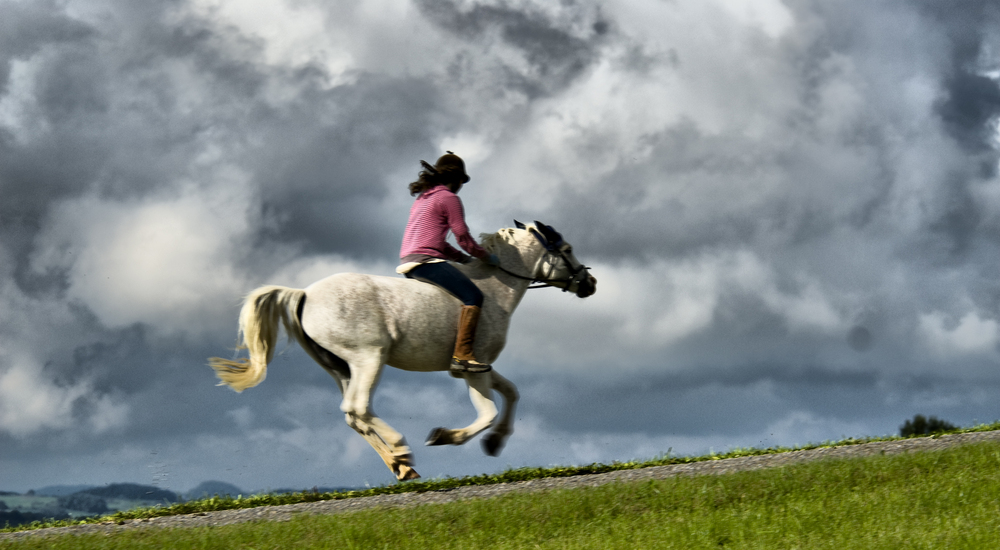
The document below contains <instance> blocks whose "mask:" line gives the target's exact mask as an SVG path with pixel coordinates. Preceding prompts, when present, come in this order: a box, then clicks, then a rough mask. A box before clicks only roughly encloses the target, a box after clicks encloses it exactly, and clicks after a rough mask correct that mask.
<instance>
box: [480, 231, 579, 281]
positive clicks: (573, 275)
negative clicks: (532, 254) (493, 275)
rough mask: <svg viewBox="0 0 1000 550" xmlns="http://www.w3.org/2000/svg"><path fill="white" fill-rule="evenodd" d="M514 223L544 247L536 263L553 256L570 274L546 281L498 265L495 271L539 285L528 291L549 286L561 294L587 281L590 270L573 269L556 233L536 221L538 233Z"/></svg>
mask: <svg viewBox="0 0 1000 550" xmlns="http://www.w3.org/2000/svg"><path fill="white" fill-rule="evenodd" d="M514 223H516V224H517V225H518V228H519V229H527V230H528V231H529V232H530V233H531V234H532V235H534V236H535V238H536V239H538V241H539V242H540V243H542V246H543V247H545V255H544V256H542V257H541V258H539V260H538V263H541V262H542V261H543V260H545V259H546V258H550V257H552V256H555V257H556V258H558V259H559V260H562V262H563V264H564V265H565V267H566V270H567V271H569V272H570V275H569V277H563V278H559V279H547V278H538V277H527V276H524V275H520V274H517V273H514V272H513V271H509V270H507V269H505V268H504V267H502V266H499V265H498V266H497V269H499V270H500V271H503V272H504V273H506V274H507V275H510V276H511V277H515V278H517V279H522V280H525V281H531V282H532V283H541V284H533V285H531V286H528V290H531V289H534V288H546V287H550V286H551V287H556V288H561V289H562V291H563V292H569V289H570V288H573V287H574V285H575V286H576V288H577V289H579V288H580V284H581V283H583V282H584V281H585V280H587V277H588V276H589V275H590V273H589V271H588V270H589V269H590V268H588V267H587V266H585V265H583V264H579V265H577V266H575V267H574V265H573V262H572V261H570V259H569V257H568V256H567V255H566V251H565V247H566V243H565V242H563V240H562V235H560V234H559V233H557V232H556V231H555V230H554V229H552V228H551V227H549V226H547V225H545V224H543V223H540V222H537V221H536V222H535V225H536V226H538V227H540V228H541V231H538V230H536V229H535V228H533V227H526V226H525V225H524V224H522V223H521V222H519V221H517V220H514ZM542 232H544V233H546V234H547V235H543V234H542ZM546 237H549V238H546ZM535 265H536V266H537V265H538V264H537V263H536V264H535ZM555 283H565V284H566V286H557V284H555Z"/></svg>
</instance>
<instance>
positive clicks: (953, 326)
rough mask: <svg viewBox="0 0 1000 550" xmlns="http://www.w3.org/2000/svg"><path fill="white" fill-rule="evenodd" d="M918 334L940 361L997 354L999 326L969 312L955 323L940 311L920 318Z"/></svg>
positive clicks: (999, 341)
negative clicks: (941, 359)
mask: <svg viewBox="0 0 1000 550" xmlns="http://www.w3.org/2000/svg"><path fill="white" fill-rule="evenodd" d="M919 332H920V334H921V335H922V336H923V337H924V342H925V345H926V346H927V347H928V348H930V350H931V351H932V352H934V353H935V354H937V355H938V356H939V357H940V358H944V359H950V358H956V357H961V356H968V355H996V354H997V345H998V344H1000V326H998V324H997V322H996V320H994V319H984V318H982V317H980V315H979V313H978V312H975V311H970V312H968V313H966V314H965V315H963V316H962V317H961V318H960V319H958V320H957V322H956V321H955V318H954V317H949V316H948V315H947V314H946V313H944V312H941V311H932V312H931V313H927V314H924V315H921V316H920V318H919Z"/></svg>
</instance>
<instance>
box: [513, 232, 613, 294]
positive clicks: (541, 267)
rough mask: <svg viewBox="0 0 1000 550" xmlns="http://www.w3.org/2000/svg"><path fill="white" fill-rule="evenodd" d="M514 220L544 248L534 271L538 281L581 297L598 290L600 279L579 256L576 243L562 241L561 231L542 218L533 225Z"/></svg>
mask: <svg viewBox="0 0 1000 550" xmlns="http://www.w3.org/2000/svg"><path fill="white" fill-rule="evenodd" d="M514 223H515V224H516V225H517V228H518V229H524V230H526V231H528V232H529V233H531V234H532V235H533V236H534V237H535V239H537V240H538V242H539V243H540V244H541V245H542V247H543V248H544V249H545V252H544V254H543V255H542V257H541V259H540V260H539V262H538V264H537V265H536V266H535V270H534V273H532V276H533V277H534V278H535V280H536V281H539V282H543V283H546V284H549V285H552V286H554V287H558V288H561V289H563V291H564V292H572V293H573V294H576V295H577V296H579V297H580V298H586V297H587V296H590V295H592V294H594V293H595V292H597V279H596V278H594V276H593V275H591V274H590V268H588V267H587V266H585V265H583V264H581V263H580V262H579V261H578V260H577V259H576V256H574V255H573V246H572V245H571V244H569V243H568V242H566V241H565V240H563V237H562V235H560V234H559V232H558V231H556V230H555V229H553V228H552V227H551V226H549V225H545V224H544V223H542V222H540V221H535V223H534V225H525V224H523V223H521V222H519V221H517V220H514Z"/></svg>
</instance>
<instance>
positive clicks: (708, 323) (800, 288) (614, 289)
mask: <svg viewBox="0 0 1000 550" xmlns="http://www.w3.org/2000/svg"><path fill="white" fill-rule="evenodd" d="M592 267H593V270H592V273H593V274H594V275H595V276H596V277H597V279H598V285H597V288H598V291H597V293H596V294H594V295H593V296H592V297H590V298H586V299H584V300H580V299H578V298H576V297H573V296H570V295H567V294H565V293H560V292H556V291H554V290H548V291H538V290H535V291H530V292H529V293H528V295H527V296H526V297H525V299H524V301H523V302H522V305H521V306H520V309H519V310H518V311H516V312H515V314H514V321H513V323H512V328H511V338H510V340H511V343H512V345H511V346H510V347H508V350H507V351H506V352H505V354H506V355H505V357H508V358H512V359H518V360H520V361H524V362H529V363H542V364H551V365H552V366H553V368H563V367H565V366H566V365H573V366H574V367H576V368H586V367H594V368H604V367H605V366H607V365H608V364H621V363H622V362H623V360H624V359H623V358H624V357H628V358H629V359H631V360H632V361H638V362H642V361H643V360H642V358H643V357H650V356H652V355H656V354H663V353H665V354H666V355H667V356H669V355H670V352H669V350H670V348H671V347H672V346H674V345H676V344H678V343H680V342H682V341H683V340H685V339H686V338H689V337H691V336H694V335H697V334H699V333H701V332H703V331H706V330H710V329H711V328H712V327H713V326H714V325H715V324H716V323H717V322H718V318H717V315H718V313H719V311H720V308H725V307H727V304H728V303H729V302H730V301H731V300H733V299H734V298H750V299H752V300H757V301H759V302H760V304H761V305H762V306H763V307H765V308H766V309H767V310H768V311H770V312H771V313H773V314H774V315H776V316H777V317H778V318H779V319H781V320H782V321H783V323H784V325H785V327H786V328H787V330H788V331H789V332H790V333H792V334H795V335H817V334H818V335H822V336H832V337H835V338H837V339H840V338H841V337H842V336H843V334H846V331H847V329H848V326H849V325H848V313H847V310H848V309H849V308H850V307H851V300H849V299H848V298H847V297H842V296H840V295H839V294H838V293H835V292H833V291H831V290H828V289H826V288H825V287H824V285H823V284H822V283H821V282H820V281H819V280H818V279H815V278H813V277H810V276H807V275H806V274H801V275H800V276H799V277H798V278H797V280H796V284H795V285H791V286H787V287H783V286H781V285H779V284H778V273H779V272H778V270H777V268H775V267H773V266H771V265H770V264H768V263H765V262H764V261H763V260H762V259H760V258H759V257H758V256H756V255H755V254H753V253H751V252H749V251H746V250H737V251H723V252H714V253H713V252H706V253H705V254H703V255H700V256H698V257H695V258H692V259H687V260H680V261H676V262H667V261H658V262H653V263H651V264H640V265H635V264H624V263H623V264H618V265H615V264H601V263H595V264H594V265H593V266H592ZM744 321H746V322H752V321H753V320H752V319H749V320H744ZM623 350H627V351H624V352H623ZM623 353H624V354H625V355H624V356H623ZM661 357H662V355H661ZM625 362H626V363H629V364H626V365H622V368H634V367H633V366H632V365H631V362H629V361H625ZM661 363H662V361H656V362H654V363H653V364H657V365H659V364H661ZM651 368H652V367H651ZM656 368H662V366H658V367H656Z"/></svg>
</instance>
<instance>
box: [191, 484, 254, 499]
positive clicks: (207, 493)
mask: <svg viewBox="0 0 1000 550" xmlns="http://www.w3.org/2000/svg"><path fill="white" fill-rule="evenodd" d="M242 494H245V493H244V492H243V490H242V489H240V488H239V487H237V486H235V485H233V484H232V483H226V482H225V481H203V482H201V483H199V484H198V486H197V487H195V488H194V489H191V490H190V491H188V492H187V493H184V498H185V499H187V500H196V499H202V498H209V497H213V496H215V495H219V496H220V497H224V496H226V495H229V496H231V497H235V496H239V495H242Z"/></svg>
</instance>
